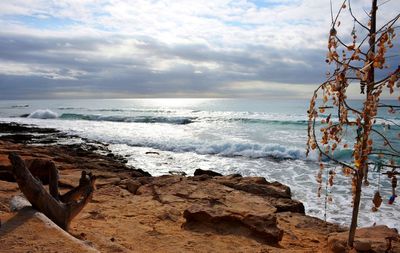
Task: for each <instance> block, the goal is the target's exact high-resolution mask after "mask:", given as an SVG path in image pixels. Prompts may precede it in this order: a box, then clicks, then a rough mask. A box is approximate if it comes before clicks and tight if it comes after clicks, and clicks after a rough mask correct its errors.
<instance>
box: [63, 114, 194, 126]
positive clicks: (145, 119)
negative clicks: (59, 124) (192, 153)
mask: <svg viewBox="0 0 400 253" xmlns="http://www.w3.org/2000/svg"><path fill="white" fill-rule="evenodd" d="M59 118H60V119H67V120H91V121H111V122H134V123H168V124H176V125H186V124H190V123H192V122H193V120H194V119H195V118H190V117H162V116H135V117H127V116H116V115H114V116H104V115H96V114H77V113H63V114H61V116H60V117H59Z"/></svg>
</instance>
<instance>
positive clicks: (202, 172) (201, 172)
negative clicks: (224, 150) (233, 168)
mask: <svg viewBox="0 0 400 253" xmlns="http://www.w3.org/2000/svg"><path fill="white" fill-rule="evenodd" d="M194 175H195V176H201V175H208V176H211V177H218V176H222V174H220V173H218V172H215V171H212V170H202V169H197V170H195V172H194Z"/></svg>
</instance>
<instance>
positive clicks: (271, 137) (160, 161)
mask: <svg viewBox="0 0 400 253" xmlns="http://www.w3.org/2000/svg"><path fill="white" fill-rule="evenodd" d="M352 104H353V105H354V106H360V105H361V104H360V102H359V101H352ZM307 108H308V101H307V100H289V101H281V100H246V99H115V100H114V99H109V100H31V101H22V100H13V101H0V121H6V122H11V121H15V122H20V123H29V124H35V125H38V126H42V127H53V128H57V129H60V130H62V131H65V132H67V133H70V134H76V135H79V136H81V137H86V138H90V139H94V140H98V141H103V142H106V143H109V144H110V149H111V150H112V151H113V152H115V153H118V154H120V155H123V156H125V157H126V158H127V159H128V164H129V165H132V166H135V167H137V168H141V169H143V170H146V171H148V172H150V173H151V174H153V175H162V174H168V172H169V171H177V170H178V171H184V172H186V173H187V174H192V173H193V172H194V170H195V169H197V168H201V169H212V170H215V171H218V172H221V173H223V174H231V173H240V174H242V175H245V176H263V177H266V178H267V180H271V181H272V180H277V181H280V182H282V183H285V184H287V185H289V186H290V187H291V188H292V192H293V194H294V198H296V199H299V200H301V201H303V202H304V203H305V207H306V211H307V213H308V214H310V215H313V216H317V217H320V218H323V217H324V214H325V198H324V197H323V198H318V197H317V194H316V192H317V187H318V186H317V183H316V179H315V175H316V173H317V172H318V164H317V162H316V160H315V157H316V156H317V155H316V154H311V156H310V157H308V158H306V156H305V148H306V142H307V115H306V111H307ZM384 116H385V117H391V119H392V120H394V121H395V122H397V123H398V122H399V119H398V118H396V114H395V115H387V114H384ZM397 117H398V114H397ZM352 139H354V137H353V136H351V134H349V136H348V141H349V142H351V141H352ZM395 145H398V147H400V144H399V142H395ZM148 151H155V152H157V153H158V154H154V153H152V154H146V152H148ZM336 155H338V156H340V157H341V158H343V159H350V157H351V150H350V149H347V150H346V149H343V150H338V152H337V153H336ZM327 166H328V167H330V168H332V169H335V170H336V171H337V172H338V176H337V178H336V183H335V186H334V187H333V188H332V189H330V188H329V189H328V191H329V192H332V194H331V195H332V197H333V202H332V203H330V204H329V205H328V207H327V220H328V221H332V222H336V223H340V224H344V225H347V224H349V223H350V213H351V212H350V210H351V184H350V178H346V177H344V176H343V175H341V174H340V168H339V167H335V165H333V164H327ZM370 176H371V179H370V181H371V182H372V184H371V186H370V187H367V188H365V189H364V195H363V204H362V207H361V208H362V214H361V217H360V225H365V226H366V225H372V224H373V223H374V222H376V223H378V224H382V223H383V224H387V225H389V226H395V227H397V228H400V221H398V219H397V218H396V217H398V215H399V214H400V205H399V203H398V202H395V204H394V205H388V204H385V202H384V204H383V206H382V208H381V211H379V212H377V213H372V212H370V211H369V210H370V208H371V207H372V203H371V198H372V196H373V194H374V191H375V190H376V188H377V185H376V180H375V179H376V178H377V175H376V174H374V173H370ZM382 188H383V189H384V192H383V194H382V195H383V196H384V198H386V197H389V195H390V187H389V184H388V182H386V181H385V180H383V182H382Z"/></svg>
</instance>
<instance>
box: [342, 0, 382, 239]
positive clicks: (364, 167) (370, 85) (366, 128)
mask: <svg viewBox="0 0 400 253" xmlns="http://www.w3.org/2000/svg"><path fill="white" fill-rule="evenodd" d="M377 9H378V8H377V0H373V1H372V7H371V28H370V30H369V46H370V50H369V52H372V53H373V55H375V36H376V35H375V33H376V11H377ZM367 59H368V58H367ZM368 61H371V59H368ZM368 63H369V62H368ZM374 82H375V69H374V66H373V64H371V68H370V70H369V72H368V80H367V94H366V100H365V103H364V109H363V112H364V115H363V120H364V124H363V133H362V137H361V138H362V140H361V141H362V145H361V158H360V160H361V162H360V164H359V167H358V171H357V174H356V177H357V178H356V192H355V196H354V203H353V214H352V217H351V224H350V231H349V238H348V241H347V244H348V245H349V246H350V247H353V243H354V238H355V234H356V228H357V221H358V213H359V210H360V199H361V186H362V181H363V177H364V176H366V175H367V174H368V172H367V171H368V163H367V158H368V153H365V152H366V151H365V150H366V148H367V146H368V144H367V143H368V138H369V133H370V128H371V122H370V121H371V118H370V115H369V113H367V112H368V111H369V110H368V106H369V104H368V102H371V101H369V100H370V96H371V94H372V92H373V89H374Z"/></svg>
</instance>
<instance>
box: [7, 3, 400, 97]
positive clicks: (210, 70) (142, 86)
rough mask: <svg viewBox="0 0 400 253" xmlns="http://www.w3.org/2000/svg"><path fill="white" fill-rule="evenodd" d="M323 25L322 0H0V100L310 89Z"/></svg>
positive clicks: (320, 69)
mask: <svg viewBox="0 0 400 253" xmlns="http://www.w3.org/2000/svg"><path fill="white" fill-rule="evenodd" d="M397 1H398V0H392V1H389V2H388V3H384V2H386V1H384V0H378V3H380V4H381V3H384V4H382V6H380V7H379V11H380V12H381V13H382V14H384V15H383V16H384V17H393V16H394V15H396V14H398V13H399V12H400V10H399V9H400V8H399V7H398V6H399V5H398V3H397V4H396V2H397ZM332 2H333V9H334V11H337V9H338V7H339V6H341V3H342V1H338V0H332ZM351 3H352V7H353V9H354V12H355V13H356V14H357V15H359V17H360V19H361V20H366V18H367V16H366V14H365V13H364V9H365V10H368V6H369V5H370V1H368V0H353V1H352V2H351ZM330 24H331V16H330V6H329V0H281V1H279V0H234V1H230V0H212V1H209V0H203V1H200V0H2V1H0V27H2V28H1V29H0V99H40V98H136V97H255V98H266V99H268V98H309V97H311V92H312V91H313V90H314V89H315V88H316V87H317V85H318V84H319V83H321V82H323V81H324V78H325V73H326V72H327V71H328V70H329V67H328V66H327V65H326V63H325V57H326V51H327V33H328V31H329V29H330ZM352 26H353V22H352V21H351V20H346V19H345V18H344V20H343V22H342V25H341V29H343V31H345V32H349V31H351V28H352ZM397 51H398V50H397ZM391 61H393V62H394V63H396V61H397V63H398V62H399V58H396V57H394V58H391ZM351 92H352V94H354V95H356V94H357V93H358V88H357V87H356V86H354V88H352V91H351Z"/></svg>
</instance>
